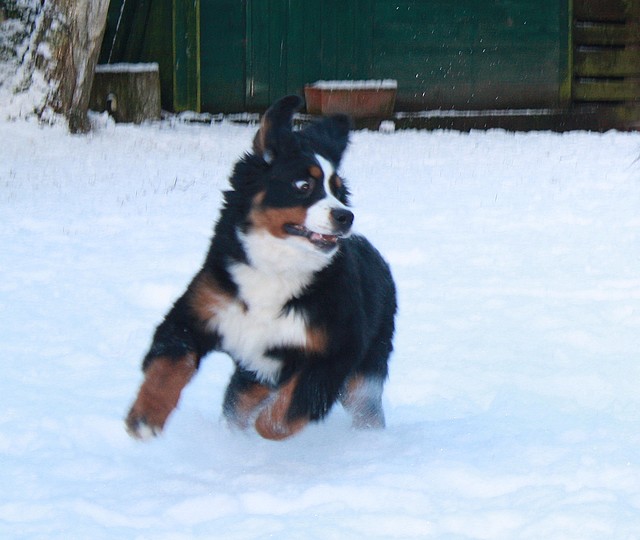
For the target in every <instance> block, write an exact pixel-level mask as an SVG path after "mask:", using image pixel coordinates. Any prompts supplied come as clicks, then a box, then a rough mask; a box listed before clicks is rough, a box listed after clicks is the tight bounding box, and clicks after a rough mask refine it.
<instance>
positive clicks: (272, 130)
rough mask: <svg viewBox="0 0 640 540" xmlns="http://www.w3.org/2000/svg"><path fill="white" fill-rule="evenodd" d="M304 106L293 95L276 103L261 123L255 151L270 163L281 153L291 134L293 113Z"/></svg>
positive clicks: (300, 100) (265, 114)
mask: <svg viewBox="0 0 640 540" xmlns="http://www.w3.org/2000/svg"><path fill="white" fill-rule="evenodd" d="M301 105H302V99H301V98H300V97H299V96H295V95H291V96H286V97H283V98H282V99H280V100H278V101H276V102H275V103H274V104H273V105H271V107H269V109H268V110H267V112H266V113H264V115H263V116H262V120H261V121H260V129H259V130H258V132H257V133H256V136H255V137H254V138H253V151H254V152H255V153H256V154H258V155H260V156H262V157H263V158H264V160H265V161H267V162H270V161H271V160H272V159H273V158H274V157H275V156H276V155H277V154H278V152H279V150H280V147H281V145H282V143H283V139H285V138H286V137H287V135H288V134H290V133H291V128H292V121H293V113H295V112H296V111H297V110H298V109H299V108H300V106H301Z"/></svg>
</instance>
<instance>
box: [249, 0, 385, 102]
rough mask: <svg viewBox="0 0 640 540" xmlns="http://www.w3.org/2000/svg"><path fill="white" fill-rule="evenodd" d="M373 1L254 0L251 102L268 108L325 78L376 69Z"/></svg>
mask: <svg viewBox="0 0 640 540" xmlns="http://www.w3.org/2000/svg"><path fill="white" fill-rule="evenodd" d="M371 1H372V0H356V1H349V2H345V1H344V0H253V1H251V0H249V1H248V2H247V19H246V20H247V51H246V52H247V55H246V86H245V89H246V106H247V109H249V110H263V109H264V108H265V107H267V106H268V105H269V104H270V103H272V102H273V101H275V100H276V99H278V98H279V97H282V96H283V95H286V94H290V93H298V94H302V92H303V88H304V85H305V84H306V83H311V82H314V81H316V80H319V79H359V78H366V77H368V76H369V74H370V71H371V58H372V57H371V53H372V50H371V37H372V30H373V26H372V18H371V15H372V14H371V9H370V7H371Z"/></svg>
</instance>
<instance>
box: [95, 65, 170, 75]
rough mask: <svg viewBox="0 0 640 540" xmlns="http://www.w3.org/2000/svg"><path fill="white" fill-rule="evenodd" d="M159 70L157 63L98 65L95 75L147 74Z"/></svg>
mask: <svg viewBox="0 0 640 540" xmlns="http://www.w3.org/2000/svg"><path fill="white" fill-rule="evenodd" d="M159 70H160V67H159V65H158V63H157V62H149V63H136V64H127V63H117V64H99V65H97V66H96V73H149V72H155V71H159Z"/></svg>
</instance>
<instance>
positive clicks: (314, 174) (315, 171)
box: [309, 165, 324, 180]
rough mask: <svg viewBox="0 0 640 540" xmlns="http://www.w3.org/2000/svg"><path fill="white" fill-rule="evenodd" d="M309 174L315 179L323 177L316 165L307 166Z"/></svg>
mask: <svg viewBox="0 0 640 540" xmlns="http://www.w3.org/2000/svg"><path fill="white" fill-rule="evenodd" d="M309 174H310V175H311V176H312V177H313V178H315V179H316V180H322V178H323V177H324V173H323V172H322V169H321V168H320V167H318V166H317V165H311V167H309Z"/></svg>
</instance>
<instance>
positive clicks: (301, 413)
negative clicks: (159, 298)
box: [126, 96, 396, 440]
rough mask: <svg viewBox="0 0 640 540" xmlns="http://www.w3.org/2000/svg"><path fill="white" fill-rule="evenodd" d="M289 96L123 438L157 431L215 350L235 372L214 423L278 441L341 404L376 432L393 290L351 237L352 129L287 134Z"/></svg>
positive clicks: (172, 321) (331, 124)
mask: <svg viewBox="0 0 640 540" xmlns="http://www.w3.org/2000/svg"><path fill="white" fill-rule="evenodd" d="M301 105H302V100H301V98H299V97H298V96H287V97H284V98H282V99H280V100H279V101H277V102H276V103H274V104H273V105H272V106H271V107H270V108H269V109H268V110H267V112H266V113H265V114H264V115H263V117H262V119H261V123H260V127H259V129H258V132H257V133H256V135H255V138H254V140H253V150H252V151H251V152H249V153H247V154H245V155H244V157H243V158H242V159H240V160H239V161H238V163H237V164H236V165H235V167H234V169H233V173H232V175H231V178H230V184H231V189H230V190H229V191H226V192H224V205H223V208H222V210H221V212H220V217H219V220H218V222H217V224H216V226H215V229H214V235H213V238H212V240H211V245H210V248H209V252H208V254H207V256H206V259H205V262H204V264H203V266H202V268H201V269H200V271H199V272H198V273H197V274H196V275H195V277H194V278H193V280H192V281H191V283H190V284H189V286H188V287H187V290H186V291H185V293H184V294H183V295H182V296H181V297H180V298H179V299H178V300H177V301H176V302H175V304H174V305H173V307H172V308H171V310H170V311H169V312H168V314H167V315H166V317H165V318H164V320H163V321H162V323H161V324H160V325H159V326H158V327H157V328H156V331H155V334H154V337H153V341H152V344H151V347H150V349H149V351H148V353H147V355H146V356H145V358H144V360H143V363H142V369H143V374H144V380H143V382H142V385H141V387H140V389H139V392H138V395H137V398H136V399H135V401H134V403H133V405H132V406H131V409H130V411H129V414H128V416H127V418H126V427H127V430H128V432H129V434H130V435H132V436H133V437H134V438H139V439H147V438H150V437H152V436H155V435H158V434H159V433H161V432H162V430H163V427H164V425H165V422H166V421H167V418H168V416H169V414H170V413H171V412H172V410H173V409H174V408H175V407H176V405H177V403H178V400H179V398H180V393H181V391H182V389H183V388H184V387H185V385H186V384H187V383H188V382H189V380H190V379H191V378H192V377H193V376H194V374H195V373H196V371H197V369H198V366H199V365H200V361H201V359H202V358H203V357H204V356H205V355H206V354H207V353H209V352H210V351H214V350H216V351H224V352H226V353H228V354H229V356H231V358H232V359H233V361H234V363H235V372H234V373H233V375H232V376H231V380H230V381H229V384H228V387H227V389H226V392H225V396H224V402H223V415H224V417H225V418H226V420H227V421H228V422H229V424H230V425H231V426H234V427H237V428H240V429H247V428H249V427H250V426H251V425H253V426H254V427H255V430H256V431H257V432H258V433H259V434H260V435H261V436H262V437H264V438H266V439H271V440H281V439H285V438H287V437H290V436H292V435H294V434H296V433H298V432H299V431H300V430H301V429H302V428H303V427H304V426H305V425H307V424H308V423H309V422H317V421H319V420H322V419H323V418H324V417H325V416H326V415H327V413H328V412H329V410H330V409H331V407H332V406H333V405H334V404H335V403H336V402H337V401H339V402H340V403H342V405H343V406H344V407H345V409H346V410H347V411H348V412H349V413H350V414H351V416H352V423H353V426H354V427H355V428H383V427H384V425H385V417H384V413H383V408H382V391H383V385H384V383H385V380H386V379H387V375H388V361H389V356H390V354H391V352H392V349H393V346H392V339H393V334H394V319H395V313H396V291H395V285H394V281H393V278H392V275H391V272H390V269H389V266H388V264H387V263H386V262H385V261H384V259H383V258H382V256H381V255H380V253H379V252H378V251H377V250H376V249H375V248H374V247H373V246H372V245H371V244H370V243H369V242H368V241H367V240H366V239H365V238H364V237H363V236H359V235H356V234H353V233H352V225H353V220H354V214H353V212H352V211H351V210H350V209H349V206H348V197H349V191H348V189H347V186H346V185H345V182H344V180H343V179H342V178H341V177H340V176H339V175H338V167H339V165H340V161H341V159H342V156H343V153H344V151H345V150H346V148H347V145H348V142H349V130H350V120H349V118H348V117H347V116H345V115H335V116H332V117H327V118H323V119H320V120H317V121H315V123H312V124H310V125H308V126H307V127H305V128H304V129H301V130H294V129H293V115H294V113H295V111H296V110H297V109H298V108H299V107H300V106H301Z"/></svg>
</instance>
